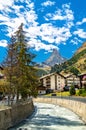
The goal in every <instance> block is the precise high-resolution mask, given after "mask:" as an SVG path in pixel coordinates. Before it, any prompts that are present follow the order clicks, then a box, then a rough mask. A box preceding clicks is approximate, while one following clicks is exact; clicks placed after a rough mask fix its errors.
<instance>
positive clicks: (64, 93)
mask: <svg viewBox="0 0 86 130" xmlns="http://www.w3.org/2000/svg"><path fill="white" fill-rule="evenodd" d="M55 94H56V96H69V95H70V93H69V92H55ZM51 95H52V93H50V94H47V95H46V96H51Z"/></svg>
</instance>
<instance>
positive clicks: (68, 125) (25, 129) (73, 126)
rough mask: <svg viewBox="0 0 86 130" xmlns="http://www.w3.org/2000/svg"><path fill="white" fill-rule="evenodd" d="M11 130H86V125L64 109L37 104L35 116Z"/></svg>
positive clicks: (51, 105)
mask: <svg viewBox="0 0 86 130" xmlns="http://www.w3.org/2000/svg"><path fill="white" fill-rule="evenodd" d="M10 130H86V125H85V124H84V122H83V121H82V120H80V118H79V117H78V116H77V115H76V114H75V113H73V112H72V111H70V110H68V109H66V108H64V107H60V106H57V105H53V104H45V103H35V112H34V114H33V115H32V116H31V117H29V118H27V119H25V120H24V121H23V122H21V123H20V124H19V125H18V126H16V127H14V128H11V129H10Z"/></svg>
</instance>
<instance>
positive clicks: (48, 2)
mask: <svg viewBox="0 0 86 130" xmlns="http://www.w3.org/2000/svg"><path fill="white" fill-rule="evenodd" d="M54 4H55V2H52V1H50V0H48V1H46V2H44V3H42V4H41V5H42V6H45V7H47V6H52V5H54Z"/></svg>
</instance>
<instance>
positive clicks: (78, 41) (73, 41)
mask: <svg viewBox="0 0 86 130" xmlns="http://www.w3.org/2000/svg"><path fill="white" fill-rule="evenodd" d="M70 42H71V43H73V45H78V44H79V43H82V40H80V39H78V38H77V37H74V39H72V40H71V41H70Z"/></svg>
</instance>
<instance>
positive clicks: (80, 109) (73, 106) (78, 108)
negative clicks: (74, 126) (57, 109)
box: [34, 97, 86, 123]
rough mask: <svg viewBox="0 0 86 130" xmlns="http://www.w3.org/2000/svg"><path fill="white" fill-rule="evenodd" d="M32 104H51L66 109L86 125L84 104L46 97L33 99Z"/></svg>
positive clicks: (85, 107) (85, 106)
mask: <svg viewBox="0 0 86 130" xmlns="http://www.w3.org/2000/svg"><path fill="white" fill-rule="evenodd" d="M34 102H42V103H51V104H56V105H61V106H63V107H66V108H68V109H70V110H72V111H73V112H75V113H76V114H77V115H79V116H80V117H81V119H82V120H83V121H84V122H85V123H86V103H82V102H79V101H73V100H66V99H60V98H47V97H46V98H42V97H41V98H35V99H34Z"/></svg>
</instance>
